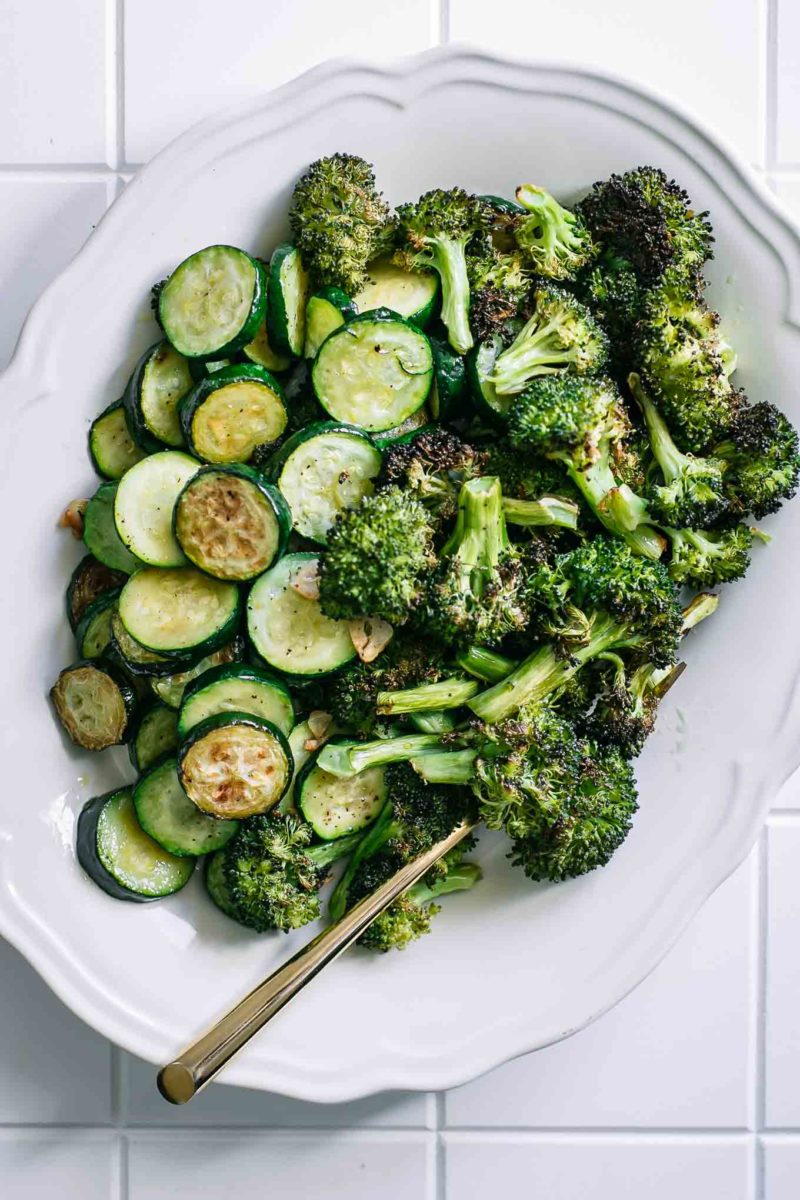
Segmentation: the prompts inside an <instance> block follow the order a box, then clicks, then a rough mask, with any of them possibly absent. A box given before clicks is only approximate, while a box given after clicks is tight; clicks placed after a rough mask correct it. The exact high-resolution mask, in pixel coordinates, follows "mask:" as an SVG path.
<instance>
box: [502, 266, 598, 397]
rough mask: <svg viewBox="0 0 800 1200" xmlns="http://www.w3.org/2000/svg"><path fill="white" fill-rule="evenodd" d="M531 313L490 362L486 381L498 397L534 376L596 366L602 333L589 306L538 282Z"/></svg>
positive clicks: (582, 370) (520, 387)
mask: <svg viewBox="0 0 800 1200" xmlns="http://www.w3.org/2000/svg"><path fill="white" fill-rule="evenodd" d="M534 304H535V307H534V310H533V315H532V316H531V317H530V318H529V319H528V320H527V321H526V322H525V325H524V326H523V327H522V329H521V330H520V332H519V333H518V334H517V336H516V337H515V339H514V341H513V342H512V343H511V345H510V346H509V347H508V349H507V350H504V351H503V352H502V354H500V355H499V356H498V358H497V360H496V362H495V364H494V370H493V372H492V375H491V382H492V383H493V384H494V387H495V390H496V391H497V393H498V395H500V396H514V395H516V394H517V393H518V392H521V391H524V389H525V388H526V387H527V386H528V384H529V383H530V382H531V380H533V379H536V378H537V376H539V375H550V374H552V373H553V372H563V371H565V370H569V371H572V372H575V373H576V374H578V375H591V374H596V373H597V372H598V371H601V370H602V369H603V367H604V365H605V362H606V358H607V357H608V338H607V336H606V334H605V333H604V332H603V330H602V329H601V328H600V326H599V325H598V323H597V322H596V321H595V319H594V317H593V316H592V314H591V313H590V312H589V309H588V308H586V306H585V305H583V304H581V303H580V302H579V301H578V300H576V299H575V297H574V296H571V295H570V294H569V293H568V292H565V291H562V290H560V289H559V288H556V287H552V286H542V287H539V288H537V290H536V292H535V293H534Z"/></svg>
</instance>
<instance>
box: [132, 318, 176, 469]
mask: <svg viewBox="0 0 800 1200" xmlns="http://www.w3.org/2000/svg"><path fill="white" fill-rule="evenodd" d="M193 385H194V380H193V379H192V373H191V371H190V370H189V363H188V362H187V360H186V359H185V358H184V357H183V355H182V354H179V353H178V351H177V350H174V349H173V348H172V346H170V344H169V342H165V341H161V342H156V344H155V346H151V347H150V349H149V350H145V352H144V354H143V355H142V357H141V358H140V359H139V361H138V363H137V364H136V366H135V368H134V371H133V374H132V375H131V377H130V380H129V381H128V386H127V387H126V388H125V395H124V397H123V403H124V405H125V416H126V418H127V421H128V428H129V429H130V431H131V433H132V434H133V437H134V438H135V440H136V442H137V443H138V445H140V446H141V447H142V449H144V450H147V451H148V453H154V452H155V451H156V450H163V448H164V446H173V447H174V446H182V445H183V433H182V431H181V423H180V420H179V419H178V403H179V401H180V400H182V399H183V397H184V396H185V395H186V393H187V392H190V391H191V390H192V387H193Z"/></svg>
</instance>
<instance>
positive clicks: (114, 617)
mask: <svg viewBox="0 0 800 1200" xmlns="http://www.w3.org/2000/svg"><path fill="white" fill-rule="evenodd" d="M111 657H112V658H114V659H116V661H117V662H118V663H119V664H120V666H121V667H123V668H124V670H125V671H127V673H128V674H129V675H133V676H134V677H135V678H137V679H138V678H139V677H140V676H144V677H145V678H147V679H150V678H153V677H154V676H161V675H163V676H172V675H174V674H175V670H176V667H177V666H178V665H179V664H178V663H176V660H175V658H174V657H170V658H165V657H164V655H163V654H154V653H153V651H152V650H148V649H147V647H146V646H142V645H141V644H140V643H139V642H137V641H136V638H133V637H131V635H130V634H129V633H128V631H127V629H126V628H125V626H124V625H123V623H122V618H121V617H120V615H119V598H118V599H117V607H116V608H115V610H114V612H113V613H112V614H111ZM196 659H197V655H191V654H188V653H187V655H186V658H185V661H184V659H181V660H180V665H183V666H186V667H187V668H188V667H189V666H191V665H192V663H194V662H195V661H196Z"/></svg>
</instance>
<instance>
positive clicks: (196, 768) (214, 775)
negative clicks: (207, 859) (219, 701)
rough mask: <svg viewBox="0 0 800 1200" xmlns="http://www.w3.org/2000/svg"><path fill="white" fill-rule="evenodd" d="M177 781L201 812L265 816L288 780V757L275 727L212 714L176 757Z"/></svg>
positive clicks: (242, 717) (240, 715) (243, 717)
mask: <svg viewBox="0 0 800 1200" xmlns="http://www.w3.org/2000/svg"><path fill="white" fill-rule="evenodd" d="M178 765H179V772H180V781H181V784H182V786H183V790H184V791H185V792H186V795H187V796H188V797H189V799H190V800H191V801H192V802H193V803H194V804H196V805H197V807H198V808H199V809H200V811H201V812H206V813H210V814H211V815H212V816H214V817H219V818H226V819H231V820H238V819H241V818H242V817H251V816H254V815H255V814H256V813H262V812H267V811H268V810H269V809H270V808H273V807H274V806H275V805H276V804H277V803H278V801H279V800H280V799H281V797H282V796H283V794H284V792H285V791H286V789H287V788H288V786H289V784H290V782H291V779H292V770H293V764H292V753H291V750H290V749H289V743H288V742H287V740H286V738H285V737H284V735H283V734H282V733H281V731H280V730H279V729H278V727H277V726H276V725H273V724H272V723H271V722H270V721H264V720H263V719H261V718H260V717H253V716H250V715H249V714H248V713H236V712H231V713H217V715H216V716H213V717H207V718H206V720H205V721H201V722H200V724H199V725H195V727H194V729H192V730H191V731H190V733H189V734H188V736H187V738H186V739H185V741H183V742H182V743H181V746H180V749H179V751H178Z"/></svg>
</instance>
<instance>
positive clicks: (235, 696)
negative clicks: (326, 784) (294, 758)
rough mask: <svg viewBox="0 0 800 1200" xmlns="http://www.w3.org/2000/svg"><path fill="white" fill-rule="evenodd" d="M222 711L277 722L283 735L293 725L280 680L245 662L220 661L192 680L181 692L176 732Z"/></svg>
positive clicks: (291, 706)
mask: <svg viewBox="0 0 800 1200" xmlns="http://www.w3.org/2000/svg"><path fill="white" fill-rule="evenodd" d="M222 712H244V713H249V714H250V715H251V716H253V717H263V719H264V720H265V721H271V722H272V724H273V725H277V727H278V729H280V731H281V733H283V734H285V735H286V736H287V737H288V736H289V734H290V733H291V731H292V728H293V726H294V702H293V700H292V696H291V693H290V691H289V689H288V687H287V686H286V684H285V683H283V681H282V680H280V679H276V678H275V676H274V675H270V674H268V673H267V672H266V671H264V670H262V669H261V668H260V667H255V666H250V664H249V663H221V664H220V665H219V666H217V667H211V668H210V670H208V671H205V672H204V673H203V674H202V675H199V676H198V677H197V679H195V680H193V681H192V682H191V683H190V684H189V686H188V687H187V688H186V691H185V692H184V696H183V701H182V703H181V711H180V716H179V718H178V736H179V737H180V738H181V739H183V738H185V737H186V736H187V734H188V733H189V731H190V730H191V729H193V728H194V727H195V725H199V724H200V722H201V721H205V720H206V718H207V717H213V716H215V715H216V714H217V713H222Z"/></svg>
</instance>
